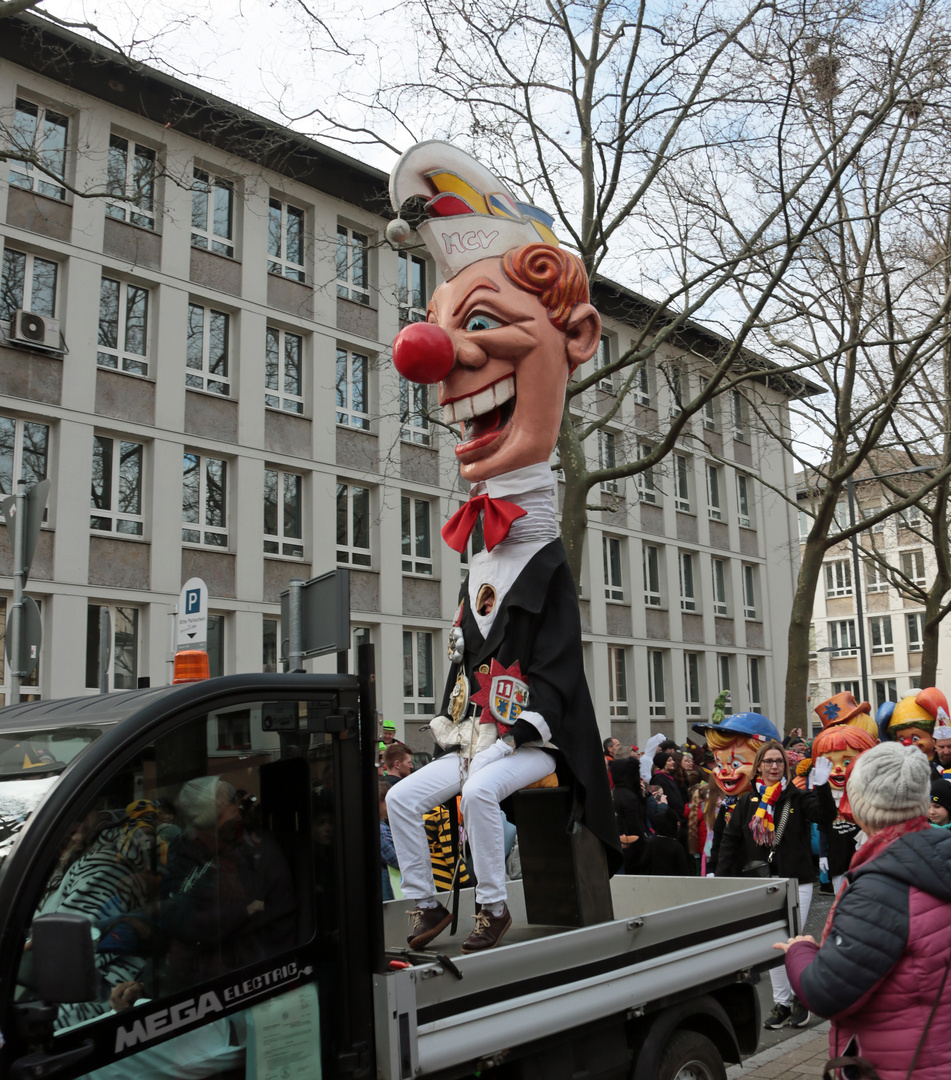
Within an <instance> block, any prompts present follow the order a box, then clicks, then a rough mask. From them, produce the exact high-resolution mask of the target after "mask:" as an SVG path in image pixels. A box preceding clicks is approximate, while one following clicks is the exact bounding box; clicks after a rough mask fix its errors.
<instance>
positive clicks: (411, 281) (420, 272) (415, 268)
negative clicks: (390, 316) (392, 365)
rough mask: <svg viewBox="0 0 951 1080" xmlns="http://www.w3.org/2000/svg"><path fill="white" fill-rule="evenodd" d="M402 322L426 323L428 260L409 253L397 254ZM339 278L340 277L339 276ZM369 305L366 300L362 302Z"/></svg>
mask: <svg viewBox="0 0 951 1080" xmlns="http://www.w3.org/2000/svg"><path fill="white" fill-rule="evenodd" d="M397 266H398V268H399V283H398V287H399V306H400V322H404V323H405V322H425V321H426V260H425V259H420V258H419V257H418V256H417V255H410V253H409V252H408V251H400V252H398V253H397ZM338 276H339V275H338ZM362 302H363V303H367V301H366V300H364V301H362Z"/></svg>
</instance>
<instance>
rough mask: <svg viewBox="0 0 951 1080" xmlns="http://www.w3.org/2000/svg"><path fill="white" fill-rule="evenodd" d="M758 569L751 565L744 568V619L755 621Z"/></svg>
mask: <svg viewBox="0 0 951 1080" xmlns="http://www.w3.org/2000/svg"><path fill="white" fill-rule="evenodd" d="M756 578H757V574H756V567H755V566H750V565H749V564H746V565H744V567H743V618H744V619H755V618H757V614H756V593H757V588H756V586H757V581H756Z"/></svg>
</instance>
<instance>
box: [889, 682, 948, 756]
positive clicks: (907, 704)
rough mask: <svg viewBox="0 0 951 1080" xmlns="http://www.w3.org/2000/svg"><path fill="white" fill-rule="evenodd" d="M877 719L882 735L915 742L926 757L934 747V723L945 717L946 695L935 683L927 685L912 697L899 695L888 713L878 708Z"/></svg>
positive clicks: (905, 741) (941, 720) (904, 741)
mask: <svg viewBox="0 0 951 1080" xmlns="http://www.w3.org/2000/svg"><path fill="white" fill-rule="evenodd" d="M887 704H889V703H888V702H886V705H887ZM879 720H880V723H881V724H882V726H884V727H885V737H887V738H888V739H891V740H892V741H894V742H900V743H902V744H904V745H905V746H916V747H917V748H918V749H919V750H920V751H921V752H922V753H923V754H924V755H925V756H926V757H927V758H928V759H929V761H930V760H931V758H932V757H933V756H934V749H935V745H934V730H935V723H936V722H938V723H940V724H942V725H944V724H946V723H947V720H948V699H947V698H946V697H945V696H944V694H943V693H942V692H941V691H940V690H939V689H938V688H937V687H936V686H929V687H926V688H925V689H924V690H919V691H918V693H917V694H915V695H914V696H913V697H906V698H902V700H901V701H899V702H898V704H897V705H896V706H895V707H894V709H892V710H890V712H888V713H886V712H885V711H884V709H880V710H879Z"/></svg>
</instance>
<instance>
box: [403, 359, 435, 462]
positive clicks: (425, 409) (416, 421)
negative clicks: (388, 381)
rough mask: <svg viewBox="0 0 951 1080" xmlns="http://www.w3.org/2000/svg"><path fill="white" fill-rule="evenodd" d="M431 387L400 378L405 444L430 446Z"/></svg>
mask: <svg viewBox="0 0 951 1080" xmlns="http://www.w3.org/2000/svg"><path fill="white" fill-rule="evenodd" d="M429 407H430V406H429V386H427V385H426V383H411V382H409V381H408V380H406V379H404V378H403V376H402V375H401V376H400V425H401V435H402V438H403V441H404V442H414V443H419V445H420V446H429V443H430V439H431V435H430V432H429Z"/></svg>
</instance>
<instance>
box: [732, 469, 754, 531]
mask: <svg viewBox="0 0 951 1080" xmlns="http://www.w3.org/2000/svg"><path fill="white" fill-rule="evenodd" d="M751 488H752V478H751V477H749V476H747V474H746V473H743V472H738V473H737V474H736V520H737V524H738V525H739V526H740V528H741V529H752V528H753V507H752V503H753V499H752V491H751Z"/></svg>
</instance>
